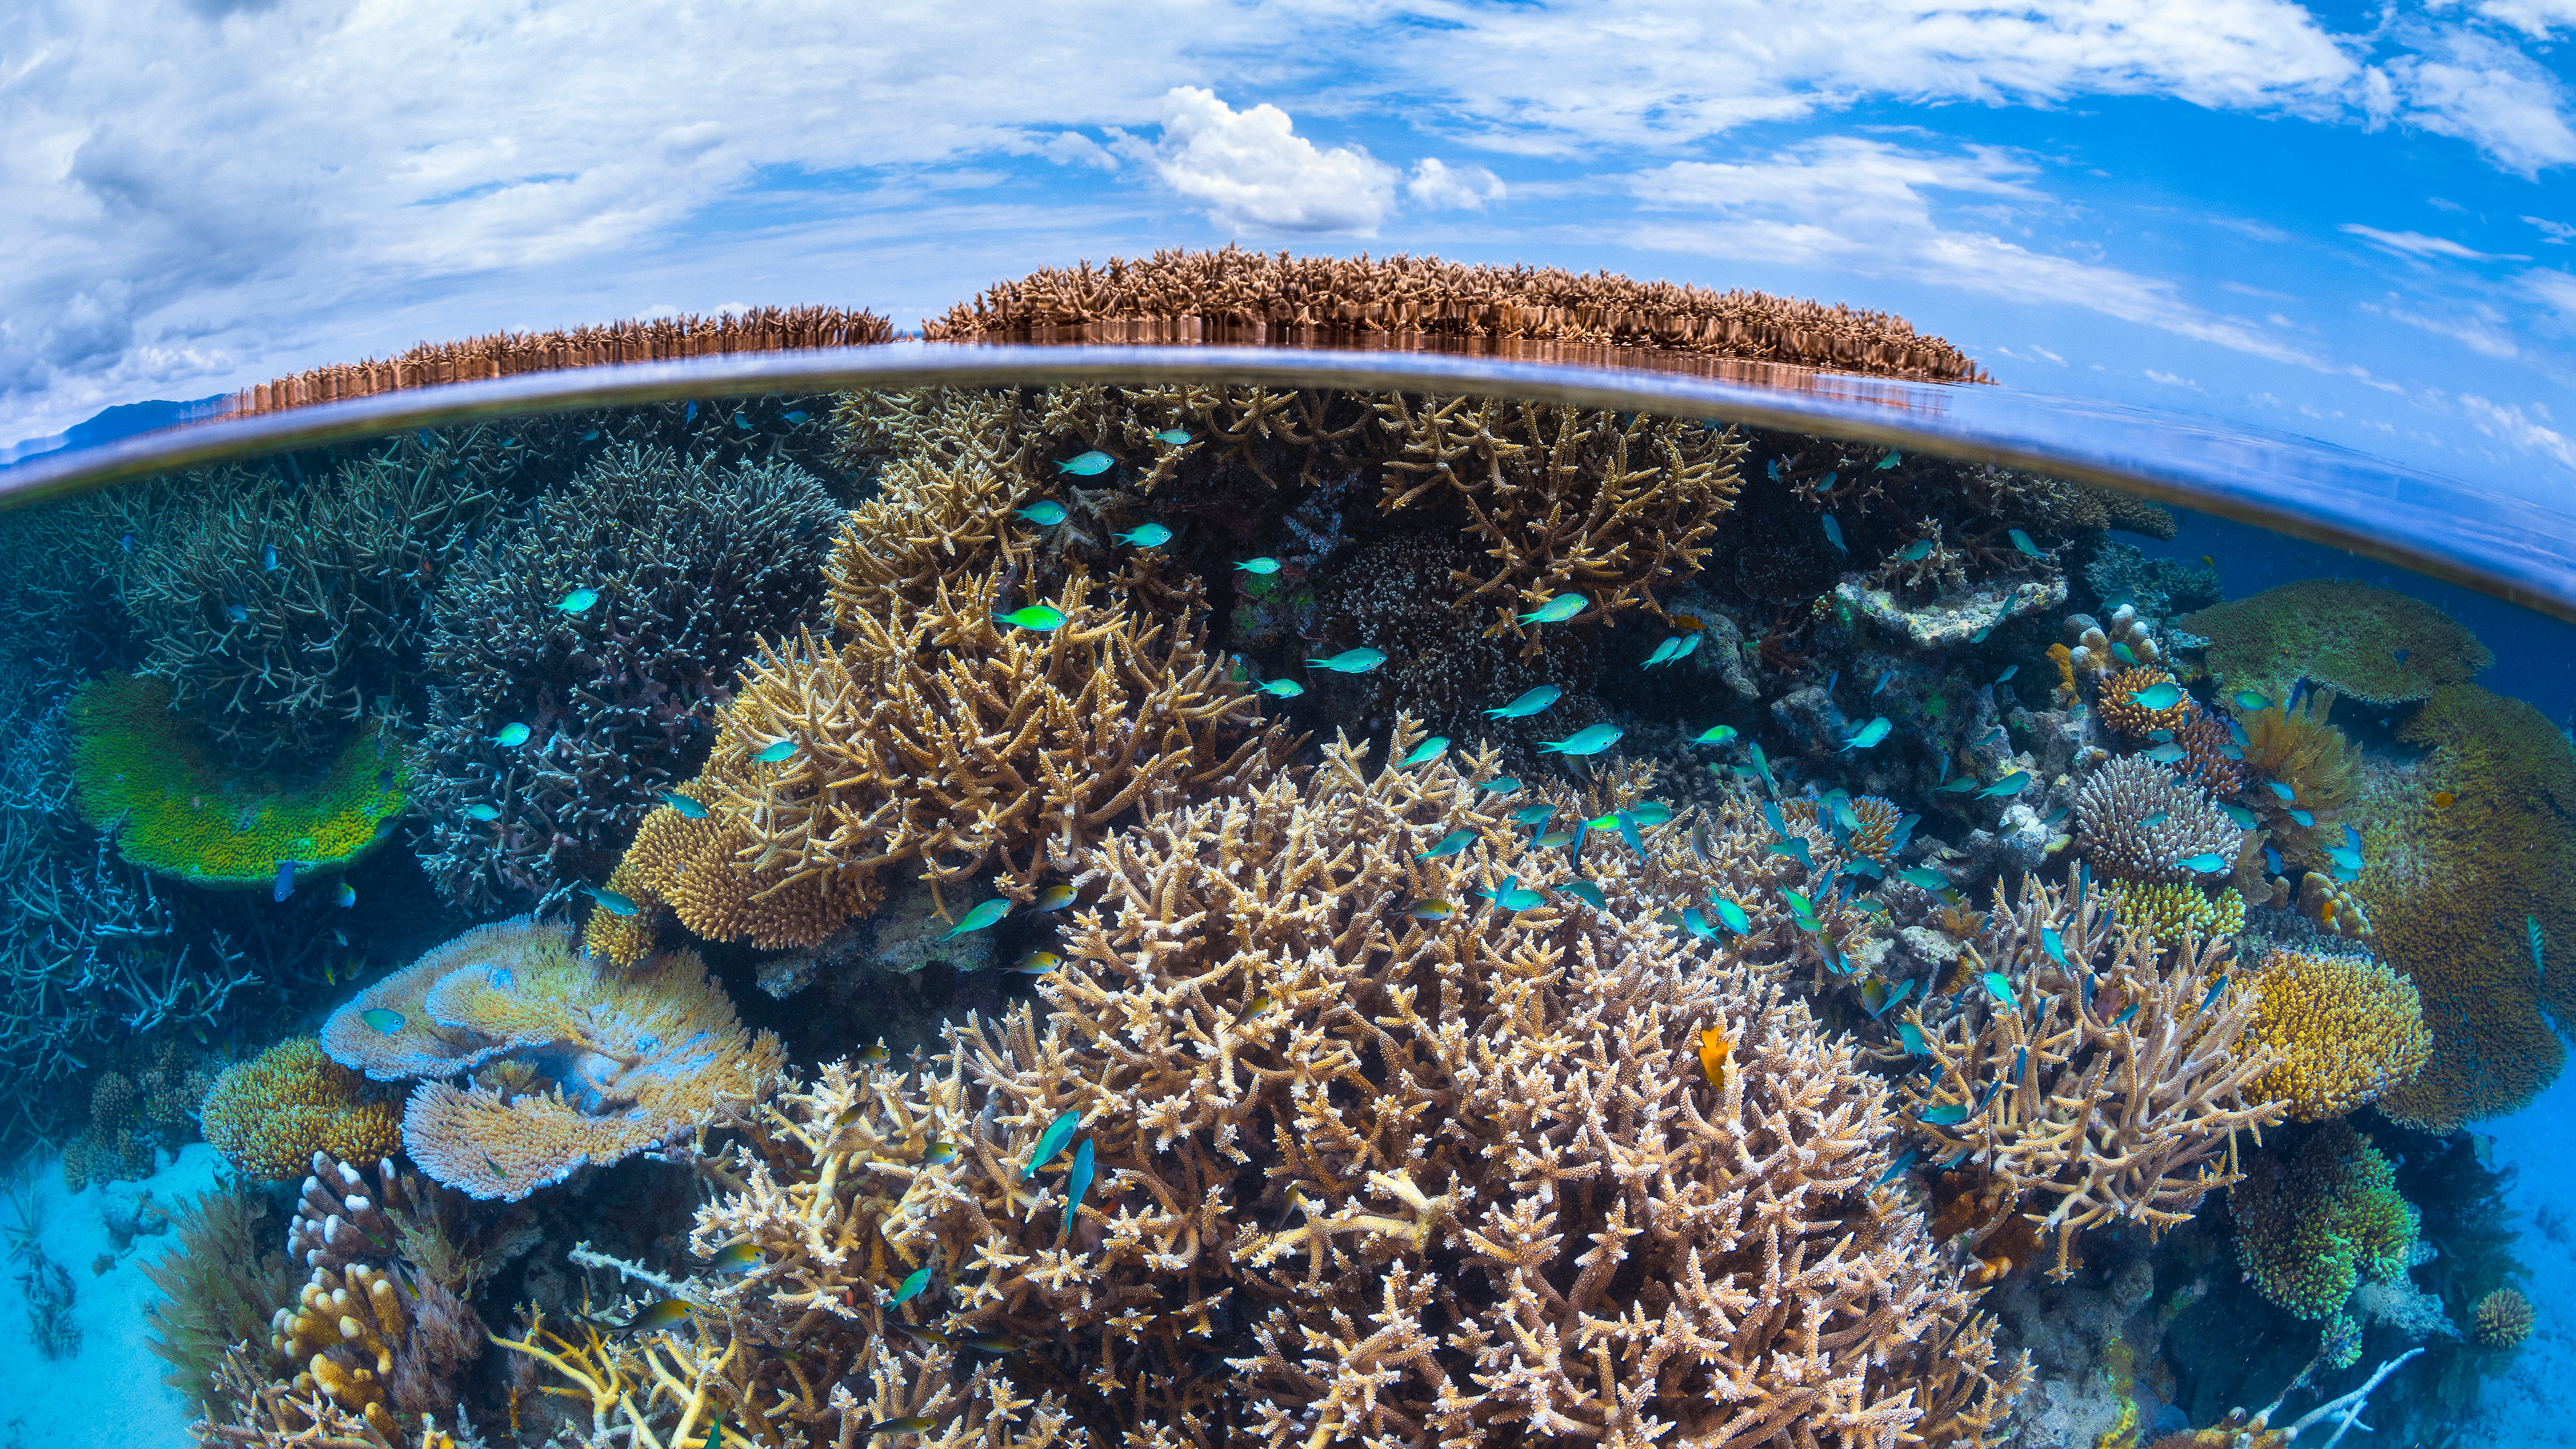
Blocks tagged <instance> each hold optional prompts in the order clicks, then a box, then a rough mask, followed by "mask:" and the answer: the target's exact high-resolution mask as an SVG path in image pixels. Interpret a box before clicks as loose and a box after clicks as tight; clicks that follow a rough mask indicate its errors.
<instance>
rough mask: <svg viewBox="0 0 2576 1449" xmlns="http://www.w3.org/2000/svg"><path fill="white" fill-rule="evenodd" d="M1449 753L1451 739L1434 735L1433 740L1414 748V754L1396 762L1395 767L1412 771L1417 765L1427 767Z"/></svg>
mask: <svg viewBox="0 0 2576 1449" xmlns="http://www.w3.org/2000/svg"><path fill="white" fill-rule="evenodd" d="M1447 753H1449V737H1448V736H1447V735H1433V736H1432V737H1431V738H1429V739H1427V740H1424V741H1423V742H1422V743H1420V744H1418V745H1415V746H1414V747H1413V753H1412V754H1409V755H1407V756H1405V757H1404V758H1403V759H1401V760H1398V761H1396V762H1395V767H1396V768H1397V769H1399V770H1404V769H1410V768H1412V767H1413V766H1415V765H1427V764H1430V763H1431V762H1432V761H1433V760H1436V759H1439V758H1440V757H1441V756H1442V755H1445V754H1447Z"/></svg>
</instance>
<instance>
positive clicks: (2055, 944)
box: [2039, 926, 2066, 966]
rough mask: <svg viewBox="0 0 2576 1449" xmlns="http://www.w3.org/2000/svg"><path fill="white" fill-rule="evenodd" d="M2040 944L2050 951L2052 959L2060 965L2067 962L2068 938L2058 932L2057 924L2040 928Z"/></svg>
mask: <svg viewBox="0 0 2576 1449" xmlns="http://www.w3.org/2000/svg"><path fill="white" fill-rule="evenodd" d="M2039 944H2040V946H2041V947H2042V948H2043V949H2045V950H2046V951H2047V952H2048V956H2049V959H2050V960H2052V961H2055V962H2056V963H2057V964H2058V965H2060V966H2063V965H2065V964H2066V939H2065V938H2064V937H2062V936H2060V935H2058V934H2057V928H2056V927H2055V926H2042V927H2040V928H2039Z"/></svg>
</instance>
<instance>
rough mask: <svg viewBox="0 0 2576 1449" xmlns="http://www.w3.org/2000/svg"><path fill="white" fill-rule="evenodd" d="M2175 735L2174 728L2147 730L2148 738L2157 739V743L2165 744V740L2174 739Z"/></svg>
mask: <svg viewBox="0 0 2576 1449" xmlns="http://www.w3.org/2000/svg"><path fill="white" fill-rule="evenodd" d="M2173 737H2174V732H2173V731H2172V730H2149V731H2147V738H2148V739H2150V740H2153V741H2155V742H2156V743H2157V744H2163V743H2164V742H2165V741H2167V740H2169V739H2172V738H2173Z"/></svg>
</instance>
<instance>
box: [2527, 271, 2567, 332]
mask: <svg viewBox="0 0 2576 1449" xmlns="http://www.w3.org/2000/svg"><path fill="white" fill-rule="evenodd" d="M2520 280H2521V283H2522V290H2523V291H2524V292H2525V293H2526V294H2528V295H2529V296H2530V297H2532V298H2533V299H2534V300H2536V301H2538V302H2539V303H2540V304H2541V305H2542V306H2544V307H2547V308H2548V309H2549V310H2550V311H2552V312H2555V313H2557V314H2558V320H2559V321H2561V322H2563V323H2567V324H2569V325H2571V326H2576V273H2568V272H2558V271H2549V270H2545V269H2544V270H2537V271H2529V272H2525V273H2523V274H2522V277H2521V279H2520Z"/></svg>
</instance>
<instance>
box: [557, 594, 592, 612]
mask: <svg viewBox="0 0 2576 1449" xmlns="http://www.w3.org/2000/svg"><path fill="white" fill-rule="evenodd" d="M598 602H599V590H597V589H575V590H573V591H572V592H571V593H569V594H566V595H564V596H563V597H562V598H560V599H557V600H556V601H555V610H556V612H558V613H563V614H579V613H584V612H587V611H588V610H589V608H590V606H591V605H593V604H596V603H598Z"/></svg>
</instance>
